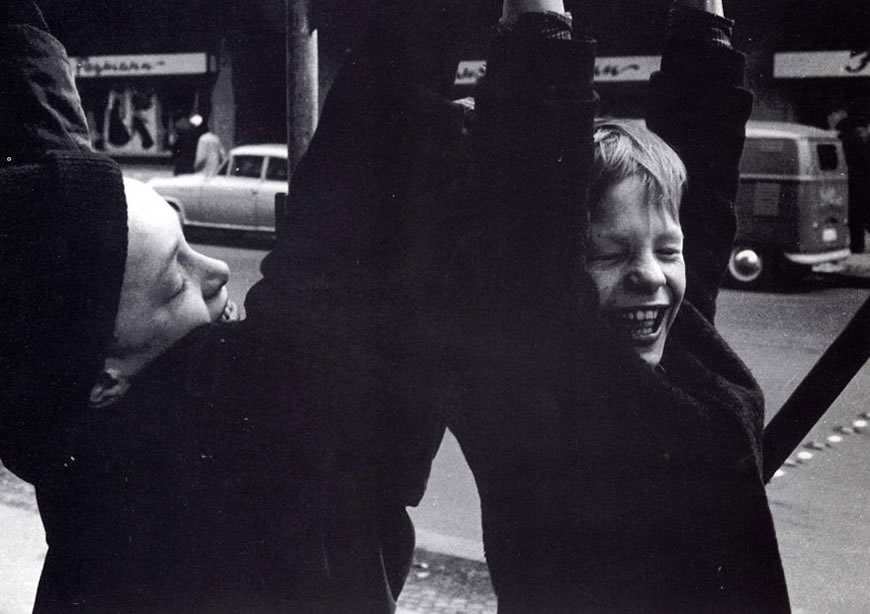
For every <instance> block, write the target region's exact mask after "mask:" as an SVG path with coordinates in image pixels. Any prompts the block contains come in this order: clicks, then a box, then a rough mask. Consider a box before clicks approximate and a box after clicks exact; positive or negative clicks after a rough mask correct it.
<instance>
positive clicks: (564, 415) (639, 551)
mask: <svg viewBox="0 0 870 614" xmlns="http://www.w3.org/2000/svg"><path fill="white" fill-rule="evenodd" d="M592 58H593V45H592V43H591V42H589V41H583V40H575V41H573V42H566V41H553V40H547V41H525V40H523V39H522V38H521V37H506V38H503V39H502V40H501V41H500V42H499V43H498V44H497V45H496V48H495V50H494V55H493V56H492V57H490V58H489V61H488V68H487V76H486V77H485V81H484V83H483V85H482V86H481V92H480V93H479V96H478V115H479V117H478V122H479V123H478V129H479V130H480V133H479V135H478V136H479V138H480V141H479V143H478V145H479V149H478V151H477V158H476V162H477V163H478V165H479V166H478V167H477V170H476V172H477V182H478V184H477V186H478V189H477V192H476V197H475V199H474V200H473V201H472V203H473V205H474V207H475V209H474V213H469V218H470V219H471V220H472V223H470V224H469V225H468V227H467V228H468V229H467V231H466V235H467V236H466V238H465V240H464V241H460V245H459V247H458V252H457V253H458V255H457V256H456V257H455V260H456V261H457V262H460V263H462V264H458V265H456V266H455V267H454V268H453V277H452V280H453V284H454V285H453V293H452V304H451V308H452V309H453V310H454V312H455V313H457V314H459V313H464V320H462V332H463V335H462V337H463V339H464V340H463V343H462V344H461V345H460V346H459V347H458V348H457V349H456V353H455V357H456V363H455V364H456V365H457V369H456V372H457V373H458V374H459V375H458V377H459V379H460V381H461V385H460V389H461V390H462V392H463V398H462V403H461V405H460V407H459V408H458V411H456V413H455V414H452V415H451V416H450V417H449V419H448V420H449V421H448V426H449V427H450V428H451V430H453V431H454V432H455V434H456V436H457V438H458V440H459V442H460V444H461V446H462V449H463V452H464V453H465V455H466V458H467V460H468V462H469V465H470V467H471V469H472V471H473V473H474V476H475V479H476V482H477V486H478V489H479V492H480V496H481V505H482V519H483V532H484V545H485V550H486V556H487V561H488V563H489V566H490V570H491V573H492V580H493V584H494V586H495V589H496V592H497V595H498V599H499V610H500V611H501V612H535V613H538V612H581V611H582V612H784V611H788V609H789V603H788V597H787V593H786V587H785V580H784V575H783V570H782V566H781V562H780V558H779V553H778V549H777V543H776V538H775V533H774V527H773V522H772V519H771V514H770V511H769V509H768V503H767V499H766V496H765V491H764V485H763V483H762V479H761V475H760V467H761V432H762V421H763V416H764V413H763V399H762V394H761V391H760V390H759V388H758V385H757V384H756V382H755V381H754V379H753V378H752V376H751V375H750V373H749V372H748V371H747V369H746V367H745V366H744V365H743V363H742V362H741V361H740V359H739V358H738V357H737V356H736V355H734V353H733V352H732V351H731V350H730V349H729V348H728V346H727V344H726V343H725V341H724V340H722V338H721V337H720V336H719V334H718V333H717V332H716V330H715V327H714V316H715V303H716V296H717V288H718V283H719V280H720V278H721V275H722V272H723V270H724V265H725V262H726V261H727V258H728V254H729V246H730V242H731V240H732V238H733V235H734V228H735V225H734V224H735V223H734V217H733V211H732V202H733V199H734V196H735V193H736V187H737V163H738V160H739V156H740V152H741V150H742V144H743V127H744V124H745V121H746V119H747V118H748V115H749V111H750V108H751V96H750V94H749V93H748V92H746V91H745V90H743V89H741V87H740V86H741V83H742V72H743V59H742V57H741V56H740V55H739V54H738V53H736V52H734V51H732V50H730V49H722V48H719V49H717V48H710V47H706V46H704V45H700V44H699V45H697V46H695V47H691V46H689V47H686V46H682V47H681V46H679V45H677V44H675V43H674V42H673V41H672V42H670V43H669V45H668V47H667V48H666V50H665V54H664V57H663V61H662V69H661V72H659V73H657V74H656V75H655V76H654V77H653V79H652V82H651V84H650V110H649V117H648V125H649V126H650V127H651V128H652V129H654V130H656V131H658V132H659V134H661V135H662V136H663V137H664V138H665V139H666V140H668V141H669V142H670V143H671V144H672V146H673V147H674V148H675V149H676V150H677V151H678V152H679V153H680V155H681V157H682V158H683V159H684V160H685V162H686V165H687V168H688V171H689V191H688V194H687V195H686V197H685V199H684V201H683V204H682V211H681V221H682V225H683V230H684V233H685V235H686V243H685V257H686V262H687V269H688V291H687V296H686V301H685V303H684V304H683V307H682V309H681V311H680V312H679V315H678V316H677V318H676V321H675V324H674V326H673V330H672V331H671V333H670V335H669V339H668V342H667V346H666V349H665V353H664V357H663V360H662V363H661V367H662V368H661V370H660V371H657V370H652V369H650V368H649V367H648V366H647V365H646V364H645V363H643V362H642V361H641V360H640V358H639V357H638V356H637V355H636V354H635V352H634V350H633V349H632V348H630V347H628V346H626V345H624V344H622V343H621V342H619V341H618V340H617V339H618V337H617V336H616V335H615V334H613V333H612V332H611V331H610V330H608V327H607V324H606V323H605V322H603V321H600V320H598V318H597V316H596V305H597V299H596V296H595V291H594V288H593V287H592V286H591V283H590V281H589V280H588V279H587V278H585V277H584V276H578V275H577V274H576V272H577V271H578V270H581V269H582V261H581V260H580V259H579V258H577V257H576V256H575V255H576V254H578V253H582V251H581V250H582V245H580V244H579V243H580V239H581V238H582V237H583V236H584V235H583V232H584V216H585V213H584V211H583V209H582V207H580V206H578V203H582V194H583V182H584V177H583V169H584V168H585V167H586V166H585V165H586V164H588V159H589V158H588V156H589V155H590V144H591V136H592V120H593V114H594V109H595V98H594V94H593V92H592V90H591V82H592ZM469 209H471V206H469ZM457 320H459V317H458V316H457Z"/></svg>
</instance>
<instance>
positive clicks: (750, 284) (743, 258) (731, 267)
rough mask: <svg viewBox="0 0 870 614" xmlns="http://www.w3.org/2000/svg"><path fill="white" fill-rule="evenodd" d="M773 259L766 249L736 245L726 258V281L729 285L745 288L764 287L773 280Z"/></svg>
mask: <svg viewBox="0 0 870 614" xmlns="http://www.w3.org/2000/svg"><path fill="white" fill-rule="evenodd" d="M775 260H776V258H775V257H774V255H773V254H772V253H771V252H770V250H768V249H763V248H759V247H753V246H749V245H737V246H735V247H734V249H732V250H731V257H730V258H729V259H728V276H727V279H726V283H727V285H728V286H729V287H732V288H741V289H746V290H756V289H759V288H763V287H766V286H768V285H769V284H770V282H771V281H772V280H773V277H774V268H775Z"/></svg>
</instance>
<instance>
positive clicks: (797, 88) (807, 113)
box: [773, 49, 870, 128]
mask: <svg viewBox="0 0 870 614" xmlns="http://www.w3.org/2000/svg"><path fill="white" fill-rule="evenodd" d="M773 79H774V81H775V82H776V85H777V86H778V87H779V88H780V89H782V90H783V91H784V92H787V94H788V97H789V99H790V100H791V101H792V104H793V106H794V111H795V115H796V118H797V119H798V120H799V121H802V122H805V123H810V124H815V125H819V126H822V127H829V128H833V127H834V126H836V124H837V122H838V121H839V120H840V119H842V118H843V117H844V116H845V114H846V109H847V108H849V107H850V106H851V107H852V108H855V107H856V105H860V104H861V103H862V102H864V104H866V105H868V106H870V51H861V52H853V51H850V50H847V49H840V50H831V51H783V52H778V53H775V54H774V56H773ZM866 110H867V111H870V108H868V109H866Z"/></svg>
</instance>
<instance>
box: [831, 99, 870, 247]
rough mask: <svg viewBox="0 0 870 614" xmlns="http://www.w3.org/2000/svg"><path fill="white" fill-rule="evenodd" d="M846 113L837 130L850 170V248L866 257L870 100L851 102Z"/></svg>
mask: <svg viewBox="0 0 870 614" xmlns="http://www.w3.org/2000/svg"><path fill="white" fill-rule="evenodd" d="M846 113H847V114H846V117H845V118H843V119H842V120H840V121H839V122H838V123H837V125H836V129H837V131H838V132H839V134H840V139H841V140H842V142H843V153H844V154H845V155H846V165H847V166H848V168H849V249H850V250H851V252H852V253H853V254H862V253H864V249H865V232H866V231H867V230H870V100H868V99H858V100H855V101H853V102H851V103H850V104H849V105H848V107H847V109H846Z"/></svg>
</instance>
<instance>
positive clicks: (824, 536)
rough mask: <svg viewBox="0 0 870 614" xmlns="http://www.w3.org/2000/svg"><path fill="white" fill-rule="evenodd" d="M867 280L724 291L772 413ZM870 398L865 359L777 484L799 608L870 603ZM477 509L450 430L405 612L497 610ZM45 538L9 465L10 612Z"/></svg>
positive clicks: (234, 251)
mask: <svg viewBox="0 0 870 614" xmlns="http://www.w3.org/2000/svg"><path fill="white" fill-rule="evenodd" d="M246 245H248V246H249V244H246ZM257 247H262V246H259V245H258V246H257ZM203 251H205V252H207V253H209V254H212V255H215V256H218V257H221V258H223V259H225V260H227V261H228V262H229V264H230V266H231V268H232V269H233V270H234V277H233V279H232V280H231V282H230V294H231V296H232V297H233V298H235V299H237V300H239V302H241V299H242V297H243V296H244V294H245V292H246V291H247V288H248V287H250V285H251V284H252V283H254V281H256V279H257V278H258V277H259V275H258V272H257V265H258V263H259V260H260V258H261V257H262V254H263V253H264V252H263V251H262V250H260V249H248V248H247V247H238V246H237V245H236V244H235V242H231V243H230V244H223V245H208V246H204V247H203ZM864 258H866V262H864V261H862V262H861V263H860V264H861V267H858V268H853V269H852V270H851V271H846V272H851V273H853V274H855V273H859V274H863V273H864V272H870V256H866V257H864ZM865 264H866V265H867V266H864V265H865ZM868 288H870V283H868V280H862V279H856V278H855V277H848V278H844V277H836V276H835V277H831V276H827V277H824V278H818V277H817V278H814V279H810V280H808V281H807V282H806V283H805V284H803V285H802V286H800V287H799V288H797V289H796V290H795V291H793V292H788V293H743V292H734V291H725V292H724V293H723V295H722V299H721V302H720V314H719V325H720V327H721V328H722V330H723V331H724V334H725V336H726V337H727V338H728V339H729V341H730V342H731V343H732V344H733V346H734V347H735V349H736V350H737V351H738V353H739V354H741V356H743V357H744V358H745V359H746V361H747V362H748V363H749V365H750V367H751V368H752V369H753V371H754V373H755V374H756V377H757V378H758V380H759V382H760V383H761V385H762V387H763V388H764V390H765V393H766V395H767V398H768V405H769V415H770V414H772V412H773V411H775V410H776V409H778V408H779V406H780V405H781V404H782V402H783V401H784V400H785V399H786V398H787V396H788V394H789V393H790V392H791V390H793V389H794V387H795V386H796V385H797V383H798V382H799V381H800V379H801V378H802V377H803V376H804V375H805V374H806V372H807V371H808V370H809V369H810V367H811V366H812V364H813V363H814V361H815V360H816V359H817V358H818V356H819V355H820V354H821V352H822V351H823V350H824V348H825V347H826V346H827V344H829V343H830V342H831V340H833V338H834V337H835V336H836V335H837V333H838V332H839V330H840V329H841V328H842V327H843V325H844V324H845V323H846V321H848V319H849V318H850V316H851V314H852V313H854V311H855V310H856V309H857V308H858V306H859V305H860V304H861V303H862V302H863V301H864V300H865V298H866V296H867V295H868ZM867 398H870V367H867V366H865V368H864V369H863V370H862V371H861V372H860V373H859V375H858V377H856V379H855V380H854V381H853V383H852V384H851V385H850V386H849V387H848V388H847V389H846V390H845V391H844V393H843V394H842V395H841V396H840V398H839V399H838V400H837V402H836V403H835V405H834V407H833V408H832V409H831V410H830V411H829V412H828V413H827V414H826V415H825V417H824V418H823V420H822V421H821V422H820V423H819V424H818V425H817V426H816V428H815V429H814V430H813V432H812V433H811V434H810V436H809V437H808V438H807V440H806V443H807V445H806V446H805V447H802V448H801V449H800V450H799V452H800V455H798V454H797V453H796V454H795V455H793V456H792V459H791V461H790V463H789V465H790V466H786V467H784V473H783V474H782V475H781V476H780V477H778V478H776V479H775V480H774V481H773V482H772V483H771V485H770V487H769V489H768V493H769V496H770V500H771V505H772V509H773V512H774V517H775V520H776V524H777V530H778V533H779V538H780V545H781V550H782V554H783V560H784V564H785V567H786V573H787V576H788V581H789V588H790V592H791V595H792V601H793V605H794V607H795V610H796V612H799V613H804V614H816V613H825V612H833V613H840V612H846V613H849V612H856V613H857V612H866V611H868V604H870V522H868V518H867V514H868V511H867V510H870V505H868V503H870V501H868V495H867V494H866V493H867V492H868V487H870V477H868V475H870V474H868V472H867V470H866V467H867V461H868V459H870V431H868V429H867V427H866V426H863V425H862V422H861V421H862V420H865V421H866V420H867V418H868V417H867V415H866V413H865V412H867V411H868V410H870V406H868V404H867V403H866V399H867ZM863 424H866V422H865V423H863ZM478 513H479V511H478V499H477V495H476V493H475V490H474V482H473V479H472V478H471V475H470V472H469V471H468V469H467V466H466V465H465V462H464V460H463V458H462V455H461V452H460V450H459V448H458V445H457V444H456V441H455V440H454V439H453V438H452V437H451V436H449V434H448V437H447V438H446V439H445V442H444V444H443V446H442V449H441V451H440V452H439V455H438V458H437V459H436V461H435V466H434V469H433V474H432V478H431V480H430V485H429V490H428V492H427V494H426V497H425V499H424V501H423V503H422V505H421V506H420V508H418V509H415V510H413V512H412V514H413V517H414V520H415V524H416V525H417V527H418V530H419V537H418V545H419V546H420V550H419V551H418V555H417V562H416V565H415V567H414V569H413V570H412V573H411V576H410V577H409V580H408V584H407V586H406V589H405V592H404V593H403V596H402V600H401V601H400V612H402V613H403V614H412V613H417V612H493V611H494V609H495V605H494V601H493V597H492V594H491V590H490V588H489V583H488V575H487V573H486V568H485V565H484V564H483V563H482V562H481V561H482V547H481V544H480V523H479V518H478ZM44 549H45V546H44V543H43V536H42V529H41V525H40V523H39V518H38V514H37V513H36V510H35V505H34V502H33V497H32V490H31V489H30V488H29V487H28V486H27V485H25V484H23V483H21V482H20V481H18V480H15V479H14V478H12V477H11V476H10V475H9V474H8V473H0V614H19V613H24V612H29V610H30V605H31V603H32V599H33V592H34V590H35V586H36V581H37V578H38V573H39V568H40V565H41V558H42V556H43V555H44Z"/></svg>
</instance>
